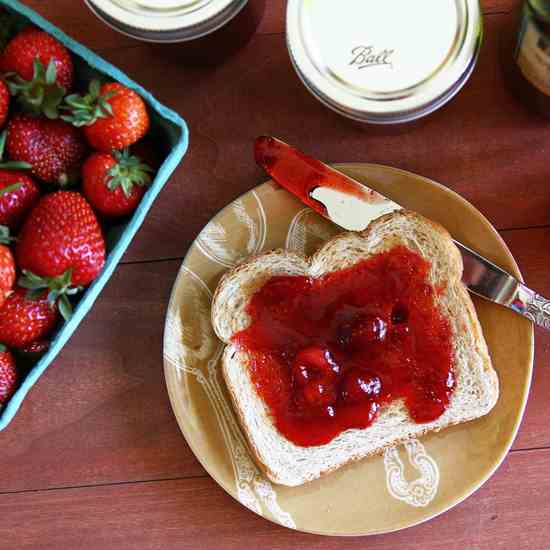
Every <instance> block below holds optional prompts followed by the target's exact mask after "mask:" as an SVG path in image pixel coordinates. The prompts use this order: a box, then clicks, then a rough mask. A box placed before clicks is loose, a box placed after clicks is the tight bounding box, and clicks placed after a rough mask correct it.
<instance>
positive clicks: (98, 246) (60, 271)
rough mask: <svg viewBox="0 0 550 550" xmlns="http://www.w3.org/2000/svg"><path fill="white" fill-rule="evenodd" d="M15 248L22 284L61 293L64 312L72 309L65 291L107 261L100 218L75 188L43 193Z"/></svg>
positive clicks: (93, 275) (52, 296) (85, 280)
mask: <svg viewBox="0 0 550 550" xmlns="http://www.w3.org/2000/svg"><path fill="white" fill-rule="evenodd" d="M15 252H16V258H17V265H18V266H19V267H20V268H21V269H22V270H23V273H24V274H25V277H24V278H23V280H21V281H20V284H21V285H23V286H25V287H26V288H30V289H33V290H38V289H43V288H49V289H50V290H51V291H52V292H50V300H53V301H55V300H56V299H57V298H61V302H60V310H61V313H62V314H63V316H64V317H68V315H69V314H70V312H69V309H70V304H69V302H68V299H67V295H71V294H74V293H75V292H77V291H78V290H79V289H78V288H74V287H78V286H80V285H82V286H84V285H88V284H90V283H91V282H92V281H93V280H94V279H95V278H96V277H97V276H98V274H99V272H100V271H101V269H102V268H103V265H104V264H105V242H104V240H103V236H102V234H101V228H100V227H99V223H98V221H97V218H96V217H95V214H94V212H93V210H92V208H91V207H90V205H89V204H88V202H87V201H86V199H85V198H84V197H83V196H82V195H80V194H79V193H75V192H72V191H57V192H56V193H51V194H49V195H46V196H44V197H42V199H40V202H39V203H38V204H37V205H36V206H35V207H34V209H33V210H32V211H31V213H30V214H29V216H28V218H27V219H26V220H25V223H24V225H23V228H22V230H21V233H20V235H19V241H18V243H17V247H16V250H15ZM0 341H2V339H1V338H0Z"/></svg>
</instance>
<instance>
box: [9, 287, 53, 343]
mask: <svg viewBox="0 0 550 550" xmlns="http://www.w3.org/2000/svg"><path fill="white" fill-rule="evenodd" d="M27 294H28V291H27V290H26V289H24V288H21V287H17V288H16V289H15V290H14V292H13V293H12V294H10V295H9V296H8V297H7V299H6V301H5V302H4V304H3V305H2V307H0V342H3V343H4V344H6V345H8V346H10V347H13V348H23V347H25V346H27V345H28V344H30V343H31V342H34V341H35V340H40V339H42V338H44V337H46V336H47V335H48V334H49V333H50V332H51V331H52V330H53V328H54V327H55V324H56V323H57V320H58V318H59V313H58V310H57V307H55V306H54V307H52V305H51V304H50V301H49V300H48V292H45V291H44V292H41V293H40V294H39V295H37V296H28V295H27Z"/></svg>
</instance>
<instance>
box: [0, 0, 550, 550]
mask: <svg viewBox="0 0 550 550" xmlns="http://www.w3.org/2000/svg"><path fill="white" fill-rule="evenodd" d="M26 3H27V4H28V5H30V6H31V7H34V8H35V9H37V10H38V11H39V12H41V13H42V14H43V15H45V16H46V17H47V18H49V19H51V20H52V21H53V22H54V23H56V24H58V25H59V26H60V27H61V28H63V29H64V30H65V31H67V32H68V33H69V34H71V35H73V36H75V37H76V38H77V39H78V40H81V41H82V42H83V43H85V44H86V45H89V46H90V47H92V48H94V49H96V50H98V51H99V52H100V53H102V54H103V55H105V56H106V57H107V58H108V59H109V60H111V61H112V62H114V63H115V64H116V65H118V66H120V67H121V68H122V69H123V70H125V71H127V72H128V73H129V74H130V75H131V76H132V77H134V78H135V79H136V80H138V81H140V82H141V83H143V84H144V85H145V86H146V87H147V88H150V89H152V90H153V91H154V93H155V94H156V95H157V96H158V97H159V99H161V100H162V101H164V102H166V103H168V104H169V105H170V106H172V107H173V108H175V109H176V110H177V111H178V112H180V113H181V114H182V115H183V116H184V117H185V118H186V119H187V120H188V122H189V125H190V128H191V146H190V150H189V154H188V155H187V157H186V159H185V161H184V162H183V164H182V165H181V166H180V167H179V168H178V170H177V172H176V174H175V176H174V177H173V178H172V179H171V181H170V182H169V184H168V185H167V187H166V188H165V190H164V191H163V192H162V193H161V195H160V197H159V199H158V201H157V202H156V204H155V206H154V207H153V210H152V212H151V214H150V215H149V217H148V219H147V220H146V222H145V224H144V226H143V228H142V229H141V231H140V233H139V234H138V236H137V238H136V240H135V241H134V243H133V244H132V246H131V247H130V250H129V251H128V253H127V254H126V256H125V259H124V261H125V262H127V263H126V265H122V266H120V267H119V268H118V269H117V271H116V272H115V274H114V276H113V278H112V280H111V281H110V283H109V284H108V286H107V287H106V289H105V290H104V292H103V293H102V295H101V297H100V298H99V300H98V302H97V304H96V305H95V307H94V309H93V310H92V312H91V313H90V314H89V315H88V317H87V318H86V319H85V321H84V322H83V323H82V325H81V327H80V329H79V330H78V332H77V333H76V334H75V335H74V337H73V338H72V339H71V341H70V342H69V343H68V344H67V346H66V348H65V349H64V350H63V352H62V353H61V354H60V356H59V357H58V359H57V360H56V361H55V364H54V365H52V366H51V368H50V369H49V370H48V371H47V373H46V374H45V375H44V376H43V378H41V380H40V381H39V383H38V384H37V385H36V387H35V388H34V389H33V390H32V391H31V393H30V394H29V396H28V398H27V399H26V401H25V402H24V404H23V407H22V408H21V411H20V412H19V414H18V415H17V417H16V418H15V420H14V422H13V423H12V424H11V425H10V426H9V427H8V428H7V429H6V430H5V431H3V432H1V433H0V448H1V449H2V451H1V452H0V471H2V472H3V475H2V476H0V517H1V518H2V520H1V521H0V548H4V547H5V548H17V549H19V548H23V549H25V548H32V549H34V548H37V549H38V548H40V549H43V548H44V549H49V548H52V549H53V548H56V549H57V548H91V549H93V548H112V547H113V548H114V547H116V548H122V549H124V548H146V549H148V548H155V549H156V548H159V549H160V548H162V549H165V548H193V549H195V548H201V549H202V548H205V549H208V548H217V547H219V546H220V544H222V543H223V545H224V548H228V549H233V548H235V549H236V548H243V547H248V546H251V545H253V546H259V545H265V546H266V547H268V548H273V549H276V550H283V549H286V548H295V547H304V548H308V549H310V548H311V549H327V550H328V549H333V548H341V547H343V546H344V545H345V546H346V547H349V548H350V549H352V548H358V549H359V548H369V549H374V550H378V549H390V548H396V547H397V548H407V549H408V548H412V549H414V550H420V549H431V548H433V549H436V548H437V549H439V548H442V547H446V548H449V549H452V550H455V549H463V548H475V549H487V550H489V549H491V550H492V549H494V548H502V549H508V548H533V549H539V548H540V549H542V548H546V547H548V543H547V539H548V538H549V537H550V526H549V523H548V517H550V500H549V499H548V498H547V494H548V492H549V491H550V476H549V475H548V471H549V469H550V431H549V430H548V420H547V411H548V399H549V396H550V335H549V334H547V333H544V332H543V331H542V330H537V335H536V339H537V348H536V365H535V374H534V380H533V387H532V392H531V398H530V401H529V405H528V408H527V413H526V416H525V420H524V422H523V424H522V427H521V430H520V433H519V435H518V438H517V440H516V442H515V444H514V449H515V450H514V451H513V452H512V454H511V455H510V457H509V458H508V460H507V462H506V463H505V464H504V466H502V467H501V469H500V470H499V471H498V473H497V474H496V475H495V477H494V478H493V479H491V480H490V481H489V482H488V483H487V485H486V486H485V487H484V488H483V489H481V490H480V491H479V492H478V493H477V494H476V495H474V496H473V497H472V498H470V499H468V500H467V501H466V502H465V503H463V504H461V505H460V506H458V507H457V508H456V509H455V510H453V511H451V512H449V513H447V514H445V515H443V516H442V517H440V518H437V519H435V520H433V521H431V522H430V523H428V524H425V525H422V526H419V527H416V528H413V529H409V530H406V531H404V532H402V533H399V534H394V535H387V536H381V537H374V538H369V539H367V540H365V539H346V540H340V539H326V538H320V537H313V536H307V535H301V534H297V533H294V532H291V531H288V530H286V529H283V528H279V527H276V526H273V525H272V524H270V523H269V522H267V521H265V520H262V519H261V518H258V517H256V516H255V515H254V514H252V513H250V512H248V511H247V510H245V509H244V508H242V507H241V506H240V505H239V504H237V503H235V502H234V501H233V500H232V499H231V498H230V497H229V496H227V495H226V494H225V493H224V492H223V491H222V490H221V489H220V488H219V487H218V486H217V485H216V484H215V483H214V482H213V481H212V480H211V479H209V478H208V477H207V476H206V474H205V472H204V470H203V469H202V467H201V466H200V465H199V463H198V461H197V460H196V458H195V457H194V456H193V454H192V452H191V451H190V449H189V448H188V446H187V445H186V443H185V440H184V439H183V437H182V436H181V434H180V432H179V429H178V427H177V424H176V421H175V419H174V417H173V415H172V413H171V410H170V405H169V402H168V397H167V393H166V389H165V385H164V377H163V373H162V333H163V323H164V315H165V310H166V306H167V300H168V297H169V294H170V289H171V286H172V284H173V281H174V277H175V275H176V273H177V271H178V268H179V265H180V263H181V258H182V256H183V255H184V253H185V251H186V250H187V248H188V247H189V245H190V243H191V242H192V240H193V238H194V237H195V235H196V234H197V233H198V231H199V230H200V229H201V228H202V226H203V225H204V224H205V223H206V222H207V221H208V220H209V219H210V217H211V216H212V215H213V214H214V213H216V212H217V211H218V210H219V209H220V208H222V207H223V206H225V205H226V204H227V203H228V202H229V201H230V200H232V199H233V198H235V197H236V196H238V195H239V194H241V193H243V192H245V191H247V190H248V189H250V188H251V187H252V186H253V185H255V184H257V183H260V182H262V181H263V180H264V179H265V176H264V175H263V174H262V172H261V171H260V170H259V169H258V168H257V167H256V166H255V165H254V163H253V161H252V152H251V144H252V141H253V139H254V138H255V137H256V136H257V135H258V134H263V133H271V134H275V135H278V136H280V137H281V138H283V139H285V140H287V141H289V142H292V143H294V144H296V145H297V146H299V147H301V148H303V149H305V150H307V151H309V152H310V153H312V154H314V155H316V156H318V157H319V158H321V159H324V160H328V161H335V162H336V161H337V162H345V161H372V162H379V163H383V164H389V165H393V166H398V167H401V168H404V169H408V170H411V171H414V172H417V173H420V174H423V175H426V176H428V177H431V178H433V179H435V180H437V181H440V182H441V183H444V184H446V185H448V186H449V187H450V188H452V189H454V190H456V191H458V192H459V193H461V194H462V195H463V196H465V197H466V198H467V199H468V200H470V201H471V202H472V203H473V204H475V205H476V206H477V207H478V208H480V209H481V210H482V211H483V212H484V213H485V214H486V215H487V216H488V218H489V219H490V220H491V221H492V222H493V223H494V224H495V225H496V226H497V227H498V228H499V229H501V230H503V231H502V235H503V237H504V238H505V240H506V242H507V243H508V244H509V246H510V248H511V250H512V252H513V253H514V255H515V256H516V258H517V260H518V263H519V265H520V267H521V269H522V271H523V273H524V275H525V279H526V281H527V283H528V284H530V285H531V286H533V287H535V288H537V289H538V290H539V291H540V292H542V293H545V294H546V295H550V276H549V266H550V187H549V182H550V160H549V159H550V124H548V123H546V122H543V121H542V120H540V119H538V118H536V117H535V116H533V115H531V114H530V113H529V112H528V111H527V110H526V109H525V108H524V106H523V105H522V104H521V103H520V102H518V100H517V99H516V98H515V97H514V96H513V94H512V93H511V92H510V91H509V90H508V88H507V87H506V85H505V81H504V77H503V63H509V62H510V57H508V56H507V55H508V54H507V53H506V54H503V53H502V52H503V51H505V50H506V48H507V47H508V46H509V44H510V42H511V41H512V40H513V32H514V31H513V30H511V29H513V28H514V26H515V14H514V12H515V11H516V8H517V6H518V1H517V0H484V1H483V2H482V5H483V10H484V13H485V14H486V15H485V23H486V33H485V42H484V45H483V49H482V52H481V58H480V62H479V65H478V67H477V69H476V71H475V73H474V75H473V77H472V79H471V80H470V81H469V82H468V84H467V85H466V87H465V88H464V90H463V91H462V92H460V94H459V95H458V96H457V97H456V99H454V100H453V101H452V102H451V103H450V104H449V105H448V106H447V107H445V108H444V109H442V110H441V111H439V112H437V113H436V114H434V115H433V116H430V117H429V118H427V119H425V120H424V121H423V122H421V123H419V124H416V125H413V126H405V127H402V128H398V129H397V130H393V131H392V132H388V131H387V130H380V129H373V128H368V129H360V128H358V127H357V126H354V125H352V124H350V123H349V122H348V121H346V120H344V119H341V118H339V117H337V116H336V115H333V114H332V113H331V112H329V111H328V110H326V109H325V108H324V107H322V106H321V105H320V104H319V103H318V102H317V101H316V100H315V99H313V98H312V97H311V96H310V94H309V93H308V92H307V91H306V90H305V89H304V88H303V86H302V85H301V84H300V82H299V80H298V78H297V76H296V74H295V73H294V71H293V69H292V68H291V66H290V64H289V60H288V54H287V52H286V48H285V44H284V35H283V31H284V2H283V1H282V0H268V2H267V9H266V14H265V17H264V20H263V22H262V24H261V25H260V28H259V31H258V33H257V35H256V36H255V37H254V38H253V39H252V41H251V42H250V44H249V45H248V46H247V47H246V48H244V49H243V50H242V51H241V52H239V53H238V54H237V55H236V56H234V57H233V58H231V59H229V60H228V61H226V62H225V63H223V64H220V65H217V66H209V67H204V66H203V67H200V66H191V65H189V64H186V63H184V62H183V61H182V59H181V58H180V56H179V55H178V49H177V48H164V47H158V46H150V45H145V44H140V43H138V42H136V41H134V40H132V39H130V38H127V37H124V36H122V35H119V34H117V33H115V32H114V31H111V30H109V29H107V28H106V27H105V26H104V25H102V24H101V23H100V22H99V21H97V20H96V19H95V18H94V17H93V16H92V15H91V14H90V13H89V12H88V10H87V8H86V7H85V5H84V3H83V2H74V1H73V0H55V1H49V0H27V1H26ZM128 262H129V263H128Z"/></svg>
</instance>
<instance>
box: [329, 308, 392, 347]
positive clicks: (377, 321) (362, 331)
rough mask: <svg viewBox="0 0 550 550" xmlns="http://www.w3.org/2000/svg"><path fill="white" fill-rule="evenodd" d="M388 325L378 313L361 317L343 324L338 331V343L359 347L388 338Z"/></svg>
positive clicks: (343, 345) (342, 345)
mask: <svg viewBox="0 0 550 550" xmlns="http://www.w3.org/2000/svg"><path fill="white" fill-rule="evenodd" d="M387 332H388V325H387V323H386V321H384V319H382V318H381V317H378V316H376V315H368V316H364V317H359V318H358V319H356V320H355V321H352V322H350V323H346V324H344V325H342V326H341V327H340V329H339V331H338V344H339V345H340V346H341V347H352V348H359V347H363V346H365V345H368V344H372V343H374V342H382V341H383V340H384V338H386V334H387Z"/></svg>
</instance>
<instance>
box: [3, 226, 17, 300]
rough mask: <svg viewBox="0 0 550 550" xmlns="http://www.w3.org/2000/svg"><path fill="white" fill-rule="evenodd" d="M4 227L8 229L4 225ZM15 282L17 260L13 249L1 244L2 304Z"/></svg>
mask: <svg viewBox="0 0 550 550" xmlns="http://www.w3.org/2000/svg"><path fill="white" fill-rule="evenodd" d="M4 229H6V228H5V227H4ZM14 284H15V261H14V260H13V254H12V253H11V250H10V249H9V248H8V247H7V246H6V245H4V244H0V306H1V305H2V304H3V303H4V301H5V300H6V297H7V296H8V294H9V293H10V292H11V289H12V288H13V285H14Z"/></svg>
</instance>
